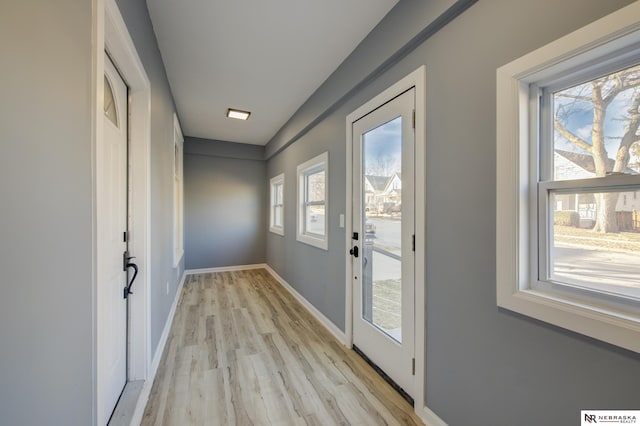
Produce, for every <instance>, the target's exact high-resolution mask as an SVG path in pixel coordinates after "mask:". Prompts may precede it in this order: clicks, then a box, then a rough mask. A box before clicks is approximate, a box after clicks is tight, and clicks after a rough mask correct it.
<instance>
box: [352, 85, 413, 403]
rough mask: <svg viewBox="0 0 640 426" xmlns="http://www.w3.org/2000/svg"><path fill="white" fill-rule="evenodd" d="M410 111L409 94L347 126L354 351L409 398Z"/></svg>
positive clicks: (410, 333) (411, 259) (411, 132)
mask: <svg viewBox="0 0 640 426" xmlns="http://www.w3.org/2000/svg"><path fill="white" fill-rule="evenodd" d="M414 105H415V89H410V90H408V91H406V92H404V93H402V94H401V95H399V96H397V97H395V98H394V99H392V100H391V101H389V102H387V103H385V104H384V105H381V106H379V107H378V108H376V109H374V110H372V111H371V112H369V113H368V114H366V115H364V116H363V117H361V118H359V119H358V120H356V121H354V122H353V123H352V126H353V128H352V132H353V147H352V149H353V181H352V182H353V188H352V190H353V192H352V193H353V205H352V218H353V223H352V230H353V235H352V245H353V248H352V250H351V253H352V262H353V264H352V267H353V287H352V288H353V309H352V312H353V344H354V346H355V347H356V349H357V350H359V351H360V352H361V353H363V354H364V355H365V356H366V357H367V358H368V359H369V360H370V361H372V362H373V363H374V364H375V365H376V366H377V367H379V368H380V369H381V370H382V371H383V372H384V373H385V374H386V375H387V376H388V377H389V378H390V379H391V380H392V381H393V382H395V384H396V385H397V386H399V387H400V388H402V390H403V391H404V392H405V393H406V394H408V395H409V396H411V395H412V394H413V391H414V385H413V383H414V380H413V377H414V376H413V371H414V365H413V358H414V238H415V237H414V204H415V202H414V198H415V196H414V195H415V194H414V163H415V152H414V145H415V143H414V140H415V136H414V124H413V123H414V120H413V113H414V108H415V107H414Z"/></svg>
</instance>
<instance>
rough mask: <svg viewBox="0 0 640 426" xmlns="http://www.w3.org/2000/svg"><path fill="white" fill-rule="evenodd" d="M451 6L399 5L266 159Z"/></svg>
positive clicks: (408, 1) (415, 1)
mask: <svg viewBox="0 0 640 426" xmlns="http://www.w3.org/2000/svg"><path fill="white" fill-rule="evenodd" d="M454 3H456V1H455V0H429V1H424V0H402V1H400V2H398V4H397V5H396V6H395V7H394V8H393V9H391V10H390V11H389V13H387V15H386V16H385V18H384V19H383V20H382V21H381V22H380V23H379V24H378V25H377V26H376V27H375V28H374V29H373V30H372V31H371V33H369V34H368V35H367V37H366V38H365V39H364V40H363V41H362V42H361V43H360V45H359V46H358V48H357V49H356V50H355V51H354V52H353V53H351V54H350V55H349V56H348V57H347V59H346V60H345V61H344V62H343V63H342V64H340V66H339V67H338V68H337V69H336V70H335V71H334V72H333V73H332V74H331V76H329V78H327V80H326V81H325V82H324V83H323V84H322V85H321V86H320V87H319V88H318V90H316V92H315V93H314V94H313V95H312V96H311V97H310V99H309V100H308V101H307V102H305V103H304V104H303V105H302V106H301V107H300V108H299V109H298V110H297V111H296V113H295V114H294V115H293V116H292V117H291V118H290V119H289V121H288V122H287V123H286V125H284V126H283V127H282V128H281V129H280V130H278V132H277V133H276V134H275V135H274V136H273V138H271V140H270V141H269V143H268V144H267V147H266V151H265V152H266V155H267V156H269V157H270V156H272V155H273V154H275V153H276V152H278V151H280V150H281V149H283V148H284V147H286V146H287V145H288V144H289V143H290V141H291V139H292V138H294V137H295V136H296V135H297V134H298V133H299V132H301V131H302V130H303V129H304V128H305V127H307V126H308V125H309V124H310V123H311V122H313V121H314V120H315V119H316V118H317V117H318V116H319V115H321V114H322V113H324V111H325V110H327V109H328V108H330V107H331V106H332V105H333V104H334V103H336V102H337V101H338V100H340V98H341V97H342V96H343V95H344V94H346V93H347V92H349V91H351V90H352V89H353V88H354V87H355V86H356V85H358V84H359V83H360V82H361V81H362V80H363V79H364V78H365V77H366V76H368V75H369V74H370V73H372V72H373V71H374V70H375V69H376V68H377V67H378V66H380V65H382V63H383V62H384V61H385V60H386V59H387V58H388V57H390V56H391V55H393V54H394V53H395V52H396V51H397V50H398V49H400V48H401V47H402V46H403V45H404V44H405V43H407V42H409V41H410V40H411V39H412V38H413V37H414V36H416V35H417V34H418V33H419V32H420V31H421V30H422V29H423V28H425V27H426V26H427V25H429V24H430V23H432V22H433V21H435V20H436V19H437V18H438V17H439V16H440V15H441V14H442V13H443V12H445V11H446V10H447V9H448V8H449V7H451V6H452V5H453V4H454Z"/></svg>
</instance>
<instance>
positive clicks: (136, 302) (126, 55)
mask: <svg viewBox="0 0 640 426" xmlns="http://www.w3.org/2000/svg"><path fill="white" fill-rule="evenodd" d="M92 3H93V11H94V14H93V22H92V58H93V67H92V71H93V72H92V88H93V90H92V94H91V98H92V99H91V105H92V113H91V116H92V158H91V163H92V210H93V211H92V223H93V225H92V226H93V230H92V233H93V238H92V269H93V273H92V302H91V303H92V319H93V336H94V337H93V349H92V366H93V368H92V376H93V383H94V384H93V390H92V402H93V403H92V423H93V424H94V425H97V423H98V413H99V412H100V411H99V409H98V408H99V404H101V398H100V384H101V379H100V369H99V362H100V358H99V354H100V351H99V348H100V344H101V343H100V336H99V335H98V330H99V328H98V324H99V323H100V322H101V321H103V320H104V319H103V318H102V317H101V315H100V312H98V300H97V297H98V291H97V289H98V282H99V279H100V277H98V272H97V271H98V268H97V265H98V261H99V256H98V241H97V229H98V225H99V224H98V223H97V209H96V199H97V186H96V181H97V178H98V176H97V174H96V164H97V163H98V160H99V159H98V158H97V153H98V152H99V151H98V150H97V147H98V146H100V145H101V144H102V143H103V142H104V140H103V139H104V138H103V126H104V114H103V112H102V97H103V90H104V87H103V85H104V83H103V81H104V78H103V77H102V76H103V75H104V52H105V51H107V52H108V53H109V56H110V57H111V59H112V60H113V62H114V63H115V65H116V67H117V68H118V71H119V72H120V73H121V74H122V76H123V78H124V80H125V82H126V83H127V85H128V87H129V96H130V98H131V104H130V118H129V125H130V140H129V143H130V147H131V148H130V154H129V155H130V158H129V163H130V164H133V165H135V167H130V174H131V180H130V183H131V188H130V191H131V197H130V203H131V204H130V211H131V216H132V229H131V230H130V231H131V239H130V242H129V247H130V252H131V253H132V255H134V256H136V260H137V263H138V265H139V266H140V275H139V276H138V279H137V280H136V292H135V297H132V298H130V302H129V303H130V305H129V312H130V314H129V315H130V317H129V324H130V326H129V327H130V328H129V345H128V351H129V353H128V356H129V369H128V370H129V371H127V381H133V380H147V379H148V378H149V375H150V366H151V332H150V324H151V316H150V314H151V310H150V307H149V302H150V297H149V296H150V288H149V284H150V280H149V275H150V266H151V262H150V246H151V245H150V223H151V221H150V206H151V199H150V190H149V185H150V146H151V143H150V123H151V83H150V81H149V78H148V77H147V74H146V72H145V70H144V67H143V65H142V62H141V60H140V57H139V56H138V53H137V51H136V49H135V45H134V44H133V40H132V39H131V36H130V35H129V32H128V30H127V27H126V24H125V22H124V20H123V18H122V15H121V14H120V10H119V8H118V6H117V4H116V1H115V0H93V2H92Z"/></svg>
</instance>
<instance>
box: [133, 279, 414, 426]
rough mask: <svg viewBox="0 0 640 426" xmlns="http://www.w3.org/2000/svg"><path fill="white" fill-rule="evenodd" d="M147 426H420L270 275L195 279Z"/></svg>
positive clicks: (182, 303)
mask: <svg viewBox="0 0 640 426" xmlns="http://www.w3.org/2000/svg"><path fill="white" fill-rule="evenodd" d="M142 424H143V425H180V426H182V425H322V426H326V425H367V426H370V425H387V424H388V425H398V424H400V425H414V424H415V425H419V424H422V423H421V422H420V419H419V418H418V417H417V416H416V415H415V414H414V413H413V408H412V407H411V406H410V405H409V404H408V403H407V402H406V401H405V400H404V399H402V398H401V397H400V396H399V395H398V394H397V393H396V392H395V391H394V390H393V389H392V388H391V387H390V386H389V385H388V384H387V383H386V382H385V381H384V380H382V379H381V378H380V377H379V376H378V375H377V374H376V373H375V372H374V371H373V370H372V369H371V367H369V366H368V365H367V364H366V363H365V362H364V361H363V360H362V359H361V358H360V357H359V356H358V355H357V354H355V352H353V351H352V350H350V349H348V348H346V347H344V346H343V345H342V344H341V343H339V342H338V341H337V340H336V339H335V338H334V337H333V336H332V335H331V334H330V333H329V332H328V331H326V329H324V327H323V326H322V325H320V323H319V322H317V321H316V320H315V318H313V317H312V316H311V315H310V314H309V313H308V311H307V310H306V309H305V308H304V307H303V306H302V305H301V304H300V303H299V302H298V301H296V300H295V299H294V298H293V297H292V296H291V295H290V294H289V293H288V292H287V291H286V290H285V289H284V288H283V287H282V286H281V285H280V284H279V283H278V282H277V281H276V280H275V279H274V278H273V277H272V276H271V275H270V274H269V273H268V272H267V271H266V270H264V269H259V270H250V271H239V272H222V273H210V274H199V275H190V276H188V277H187V278H186V282H185V284H184V288H183V291H182V295H181V297H180V300H179V303H178V307H177V311H176V315H175V318H174V322H173V325H172V327H171V333H170V336H169V338H168V340H167V345H166V347H165V351H164V354H163V356H162V361H161V362H160V367H159V368H158V372H157V375H156V379H155V382H154V384H153V388H152V390H151V395H150V398H149V402H148V404H147V407H146V410H145V414H144V417H143V420H142Z"/></svg>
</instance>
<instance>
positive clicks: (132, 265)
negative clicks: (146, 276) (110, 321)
mask: <svg viewBox="0 0 640 426" xmlns="http://www.w3.org/2000/svg"><path fill="white" fill-rule="evenodd" d="M130 259H133V257H131V258H130ZM129 268H133V277H131V281H129V284H128V285H127V286H126V287H125V288H124V298H125V299H127V298H128V297H129V295H130V294H133V291H131V287H133V282H134V281H135V280H136V277H137V276H138V265H136V264H135V263H133V262H129V263H127V269H129Z"/></svg>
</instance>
